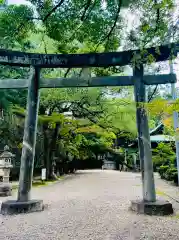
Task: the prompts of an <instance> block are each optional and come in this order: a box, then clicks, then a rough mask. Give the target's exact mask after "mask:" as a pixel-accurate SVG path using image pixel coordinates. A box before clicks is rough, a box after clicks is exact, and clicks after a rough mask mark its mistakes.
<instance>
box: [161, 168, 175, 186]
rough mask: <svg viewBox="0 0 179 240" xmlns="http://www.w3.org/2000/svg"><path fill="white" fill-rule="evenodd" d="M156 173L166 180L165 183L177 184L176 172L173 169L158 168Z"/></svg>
mask: <svg viewBox="0 0 179 240" xmlns="http://www.w3.org/2000/svg"><path fill="white" fill-rule="evenodd" d="M158 172H159V174H160V176H161V178H162V179H166V180H167V181H173V182H174V183H178V172H177V169H176V168H175V167H173V166H171V167H169V166H160V168H159V170H158Z"/></svg>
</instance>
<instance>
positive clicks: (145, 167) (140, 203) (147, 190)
mask: <svg viewBox="0 0 179 240" xmlns="http://www.w3.org/2000/svg"><path fill="white" fill-rule="evenodd" d="M133 75H134V77H135V80H134V93H135V101H136V119H137V131H138V145H139V157H140V163H141V174H142V188H143V199H142V200H137V201H132V202H131V209H132V210H133V211H136V212H138V213H145V214H149V215H168V214H172V213H173V208H172V204H171V203H170V202H167V201H156V192H155V183H154V173H153V163H152V150H151V142H150V134H149V126H148V118H147V111H146V109H145V102H146V92H145V84H144V81H143V76H144V70H143V65H142V64H141V65H140V66H139V67H135V68H134V70H133Z"/></svg>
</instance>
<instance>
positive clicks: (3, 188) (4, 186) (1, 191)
mask: <svg viewBox="0 0 179 240" xmlns="http://www.w3.org/2000/svg"><path fill="white" fill-rule="evenodd" d="M11 195H12V186H11V184H10V183H0V197H7V196H11Z"/></svg>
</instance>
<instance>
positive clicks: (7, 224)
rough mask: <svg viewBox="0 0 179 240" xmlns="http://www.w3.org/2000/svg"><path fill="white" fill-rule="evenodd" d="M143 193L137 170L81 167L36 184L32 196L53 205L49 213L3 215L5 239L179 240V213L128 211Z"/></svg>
mask: <svg viewBox="0 0 179 240" xmlns="http://www.w3.org/2000/svg"><path fill="white" fill-rule="evenodd" d="M139 197H141V181H140V177H139V175H138V174H132V173H124V172H122V173H121V172H118V171H100V170H95V171H81V172H79V173H78V174H76V175H75V176H74V177H72V178H71V179H70V178H69V179H67V180H65V181H62V182H60V183H57V184H55V185H52V186H48V187H41V188H34V189H33V198H39V199H43V200H44V203H45V204H49V207H48V209H46V210H45V211H44V212H40V213H31V214H26V215H16V216H2V215H0V239H2V240H7V239H8V240H47V239H48V240H57V239H59V240H87V239H88V240H124V239H126V240H137V239H138V240H139V239H141V240H142V239H145V240H147V239H148V240H152V239H157V240H160V239H165V240H170V239H172V240H178V239H179V219H178V218H177V216H172V217H171V216H170V217H154V216H153V217H151V216H144V215H136V214H135V213H132V212H130V211H129V210H128V208H129V206H130V200H132V199H136V198H139ZM0 200H2V198H1V199H0Z"/></svg>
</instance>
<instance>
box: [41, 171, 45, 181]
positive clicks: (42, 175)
mask: <svg viewBox="0 0 179 240" xmlns="http://www.w3.org/2000/svg"><path fill="white" fill-rule="evenodd" d="M41 178H42V181H44V180H46V168H42V172H41Z"/></svg>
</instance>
